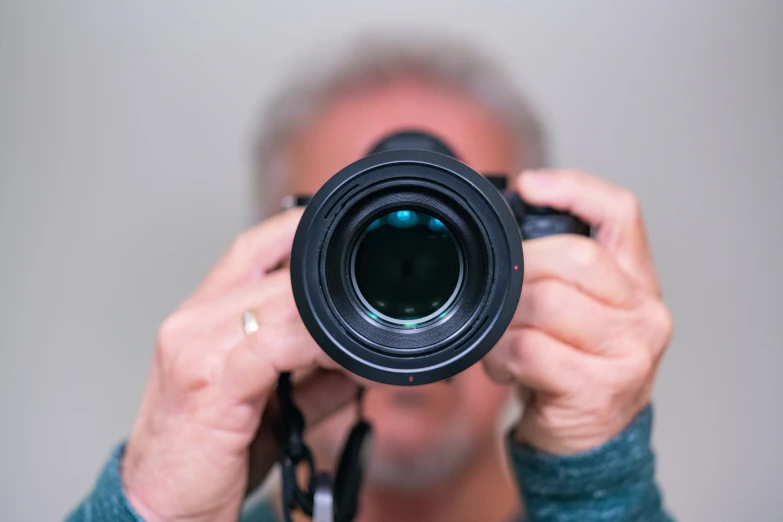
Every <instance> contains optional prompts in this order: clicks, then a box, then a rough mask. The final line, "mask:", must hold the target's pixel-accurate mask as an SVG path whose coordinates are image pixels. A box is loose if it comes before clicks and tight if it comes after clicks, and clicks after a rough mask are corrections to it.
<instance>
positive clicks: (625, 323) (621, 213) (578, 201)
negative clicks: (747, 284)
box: [484, 170, 672, 455]
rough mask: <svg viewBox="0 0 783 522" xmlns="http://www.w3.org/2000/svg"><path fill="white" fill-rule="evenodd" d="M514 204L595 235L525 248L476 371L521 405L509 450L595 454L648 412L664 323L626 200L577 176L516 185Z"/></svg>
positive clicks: (524, 178)
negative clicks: (496, 333) (543, 210)
mask: <svg viewBox="0 0 783 522" xmlns="http://www.w3.org/2000/svg"><path fill="white" fill-rule="evenodd" d="M518 188H519V191H520V193H521V195H522V197H523V198H524V199H525V200H526V201H527V202H529V203H531V204H534V205H544V206H551V207H554V208H556V209H559V210H565V211H568V212H571V213H572V214H574V215H576V216H578V217H579V218H581V219H583V220H585V221H586V222H588V223H590V224H591V225H593V226H594V227H595V229H596V231H597V232H596V234H595V237H594V238H593V239H588V238H585V237H581V236H576V235H559V236H550V237H546V238H541V239H534V240H530V241H526V242H525V245H524V255H525V281H524V285H523V287H522V297H521V300H520V303H519V307H518V309H517V312H516V315H515V317H514V319H513V321H512V323H511V326H510V327H509V329H508V331H507V332H506V334H505V335H504V337H503V338H502V339H501V341H500V342H499V343H498V345H497V346H496V347H495V348H494V349H493V350H492V351H491V352H490V353H489V354H488V356H487V357H485V359H484V364H485V367H486V368H487V371H488V372H489V374H490V376H492V377H493V378H494V379H495V380H497V381H499V382H503V383H508V382H516V383H518V385H519V388H520V391H521V392H522V395H523V399H524V401H525V411H524V414H523V417H522V419H521V421H520V423H519V425H518V426H517V428H516V432H515V436H516V439H517V441H518V442H520V443H524V444H528V445H530V446H533V447H535V448H537V449H539V450H542V451H547V452H550V453H554V454H561V455H565V454H572V453H578V452H581V451H585V450H588V449H591V448H594V447H597V446H599V445H601V444H603V443H604V442H606V441H608V440H609V439H611V438H612V437H613V436H615V435H617V434H618V433H619V432H620V431H622V430H623V429H624V428H625V427H626V426H627V425H628V424H629V423H630V421H631V420H632V419H633V418H634V417H635V416H636V415H637V414H638V413H639V412H640V411H641V410H642V409H643V408H644V407H645V406H646V405H647V403H648V402H649V400H650V394H651V390H652V385H653V379H654V377H655V373H656V369H657V367H658V363H659V361H660V359H661V356H662V355H663V352H664V350H665V349H666V346H667V344H668V342H669V338H670V336H671V331H672V320H671V316H670V314H669V311H668V309H667V308H666V306H665V305H664V304H663V302H662V301H661V295H660V288H659V285H658V280H657V278H656V275H655V270H654V267H653V262H652V258H651V256H650V251H649V247H648V244H647V239H646V236H645V232H644V226H643V223H642V217H641V213H640V210H639V205H638V202H637V200H636V198H635V197H634V196H633V195H632V194H631V193H630V192H628V191H626V190H624V189H621V188H618V187H615V186H613V185H611V184H609V183H606V182H604V181H601V180H599V179H597V178H594V177H592V176H589V175H587V174H584V173H581V172H575V171H565V170H561V171H538V172H526V173H523V174H522V175H521V176H520V178H519V180H518Z"/></svg>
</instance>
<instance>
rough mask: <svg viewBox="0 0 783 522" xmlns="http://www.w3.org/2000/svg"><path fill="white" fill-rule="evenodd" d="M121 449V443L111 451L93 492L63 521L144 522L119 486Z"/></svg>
mask: <svg viewBox="0 0 783 522" xmlns="http://www.w3.org/2000/svg"><path fill="white" fill-rule="evenodd" d="M124 452H125V445H124V444H121V445H120V446H118V447H117V448H116V449H115V450H114V452H112V455H111V457H110V458H109V461H108V462H107V463H106V465H105V466H104V468H103V471H101V474H100V476H99V477H98V481H97V482H96V484H95V487H94V488H93V490H92V492H90V494H89V495H88V496H87V498H85V499H84V500H83V501H82V503H81V504H79V506H77V507H76V509H75V510H74V511H73V512H71V514H70V515H68V517H67V518H66V519H65V520H66V522H144V519H142V518H141V517H140V516H139V514H138V513H136V511H134V509H133V507H131V505H130V503H129V502H128V499H127V497H126V496H125V492H124V491H123V489H122V478H121V477H120V463H121V461H122V456H123V454H124Z"/></svg>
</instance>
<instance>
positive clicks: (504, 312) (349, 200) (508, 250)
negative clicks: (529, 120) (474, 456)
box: [287, 130, 590, 386]
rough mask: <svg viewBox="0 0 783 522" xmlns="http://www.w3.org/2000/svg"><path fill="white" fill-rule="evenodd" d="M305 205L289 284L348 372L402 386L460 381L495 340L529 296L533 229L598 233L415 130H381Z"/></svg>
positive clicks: (315, 333)
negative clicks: (525, 250)
mask: <svg viewBox="0 0 783 522" xmlns="http://www.w3.org/2000/svg"><path fill="white" fill-rule="evenodd" d="M293 205H305V206H306V208H305V210H304V214H303V216H302V219H301V221H300V223H299V226H298V228H297V231H296V234H295V237H294V243H293V248H292V252H291V285H292V288H293V293H294V299H295V301H296V306H297V308H298V310H299V314H300V315H301V317H302V320H303V321H304V324H305V326H306V327H307V329H308V331H309V332H310V334H311V335H312V337H313V338H314V339H315V341H316V342H317V343H318V345H319V346H320V347H321V348H322V349H323V350H324V351H325V352H326V353H327V354H328V355H329V356H330V357H331V358H332V359H334V360H335V361H336V362H337V363H339V364H340V365H342V366H343V367H345V368H346V369H348V370H349V371H351V372H353V373H355V374H357V375H359V376H361V377H364V378H367V379H370V380H373V381H377V382H381V383H386V384H395V385H403V386H410V385H420V384H427V383H431V382H435V381H439V380H443V379H447V378H449V377H452V376H453V375H455V374H457V373H459V372H461V371H462V370H464V369H466V368H468V367H469V366H471V365H472V364H474V363H476V362H477V361H479V360H480V359H481V358H482V357H483V356H484V355H485V354H486V353H487V352H488V351H489V350H490V349H491V348H492V347H493V346H494V345H495V344H496V343H497V341H498V340H499V339H500V337H501V336H502V335H503V333H504V332H505V330H506V328H508V325H509V323H510V322H511V319H512V317H513V315H514V312H515V310H516V308H517V304H518V303H519V297H520V293H521V290H522V281H523V274H524V262H523V254H522V240H523V239H532V238H537V237H542V236H548V235H552V234H563V233H574V234H582V235H589V234H590V228H589V226H588V225H587V224H585V223H583V222H582V221H580V220H579V219H577V218H576V217H574V216H572V215H570V214H567V213H563V212H558V211H555V210H553V209H550V208H545V207H537V206H533V205H529V204H527V203H525V202H524V201H523V200H522V199H521V198H520V197H519V195H518V194H516V193H515V192H511V191H507V190H506V176H505V175H497V174H495V175H493V174H485V175H481V174H479V173H478V172H476V171H475V170H473V169H472V168H470V167H468V166H467V165H465V164H464V163H462V162H460V161H459V159H458V158H457V157H456V155H455V153H454V152H453V151H452V150H451V149H450V147H449V146H448V145H446V144H445V143H444V142H443V141H441V140H440V139H438V138H437V137H435V136H433V135H431V134H427V133H424V132H419V131H416V130H410V131H403V132H398V133H395V134H393V135H391V136H387V137H385V138H383V139H382V140H380V141H379V142H378V143H377V144H376V145H375V146H374V147H373V148H372V149H371V150H370V151H369V152H368V155H367V156H365V157H363V158H361V159H359V160H358V161H356V162H354V163H352V164H350V165H348V166H346V167H345V168H343V169H342V170H341V171H340V172H338V173H337V174H335V175H334V176H333V177H332V178H330V179H329V180H328V181H327V182H326V183H325V184H324V185H323V187H322V188H321V189H320V190H318V192H316V193H315V194H314V195H312V197H310V196H303V195H298V196H290V197H289V198H288V203H287V206H293Z"/></svg>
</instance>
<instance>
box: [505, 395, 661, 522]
mask: <svg viewBox="0 0 783 522" xmlns="http://www.w3.org/2000/svg"><path fill="white" fill-rule="evenodd" d="M651 431H652V406H647V408H645V409H644V410H643V411H642V412H641V413H639V415H638V416H637V417H636V418H635V419H634V420H633V421H632V422H631V424H630V425H629V426H628V427H627V428H626V429H625V430H624V431H623V432H622V433H620V434H618V435H617V436H616V437H615V438H613V439H612V440H610V441H608V442H607V443H605V444H604V445H602V446H600V447H598V448H595V449H593V450H590V451H587V452H584V453H580V454H577V455H569V456H558V455H552V454H549V453H544V452H541V451H537V450H535V449H533V448H530V447H528V446H524V445H520V444H518V443H516V442H515V441H514V439H513V437H512V436H509V439H508V445H509V452H510V454H511V461H512V463H513V467H514V474H515V475H516V479H517V484H518V486H519V489H520V492H521V494H522V498H523V500H524V505H525V511H526V515H527V516H526V518H525V520H526V521H527V522H577V521H579V522H599V521H601V522H605V521H612V522H673V518H671V517H670V516H669V515H668V514H667V513H666V512H665V511H664V509H663V506H662V500H661V493H660V491H659V490H658V487H657V486H656V484H655V456H654V454H653V451H652V447H651V446H650V435H651ZM512 434H513V432H512Z"/></svg>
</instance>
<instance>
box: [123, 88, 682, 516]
mask: <svg viewBox="0 0 783 522" xmlns="http://www.w3.org/2000/svg"><path fill="white" fill-rule="evenodd" d="M403 128H418V129H422V130H429V131H431V132H433V133H435V134H436V135H438V136H441V137H442V138H443V139H444V140H445V141H446V142H447V143H449V144H450V145H451V146H453V147H454V148H455V150H456V152H457V153H458V154H459V155H460V156H461V157H462V158H463V159H464V160H465V162H466V163H468V164H469V165H471V166H472V167H474V168H475V169H477V170H479V171H485V172H489V171H491V172H513V171H514V170H513V169H515V168H516V162H515V158H516V155H515V148H514V144H513V143H512V142H511V139H510V137H509V135H508V133H507V132H506V131H505V129H504V128H503V127H502V126H501V124H500V123H499V122H498V121H497V120H496V119H495V118H493V117H492V115H491V114H489V113H488V112H487V111H486V110H485V109H484V108H483V107H481V106H479V105H477V104H476V103H475V102H473V101H472V100H470V99H469V98H468V97H466V96H464V95H462V94H460V93H456V92H453V91H450V90H448V89H445V88H443V87H441V86H436V85H430V84H427V83H426V82H423V81H417V80H409V79H401V80H399V81H396V82H393V83H391V84H388V85H385V86H381V87H375V88H373V89H369V90H365V91H361V92H355V93H351V94H350V95H345V96H343V97H341V98H340V99H338V100H334V101H333V103H331V104H329V106H328V107H327V108H326V109H325V110H323V111H322V112H321V113H319V114H317V115H316V116H315V117H314V118H313V120H312V122H311V124H310V125H308V128H307V130H305V131H304V132H302V133H301V134H300V135H299V136H297V137H296V139H295V140H294V142H293V143H292V144H291V149H290V151H289V152H290V157H291V160H292V164H291V175H290V176H289V177H288V178H287V179H286V184H287V186H286V189H287V192H288V193H312V192H315V191H316V190H317V189H318V188H319V187H320V186H321V184H322V183H323V182H324V181H326V179H328V178H329V177H330V176H331V175H333V174H334V173H335V172H337V171H338V170H339V169H340V168H342V167H344V166H345V165H347V164H348V163H350V162H352V161H354V160H356V159H358V158H359V157H361V156H362V155H363V154H364V153H365V152H366V150H367V149H368V148H369V147H370V146H371V145H372V144H373V143H375V142H376V141H377V140H378V139H379V138H381V137H383V136H384V135H386V134H388V133H390V132H393V131H396V130H400V129H403ZM516 187H517V189H518V190H519V191H520V193H521V194H522V196H523V197H524V198H525V199H526V200H528V201H530V202H531V203H534V204H540V205H550V206H553V207H556V208H560V209H564V210H569V211H571V212H573V213H574V214H576V215H578V216H579V217H581V218H583V219H584V220H585V221H587V222H589V223H591V224H593V225H594V226H596V227H597V233H596V237H595V238H594V239H593V240H588V239H586V238H580V237H576V236H559V237H551V238H543V239H537V240H533V241H529V242H526V243H525V245H524V252H525V268H526V273H525V283H524V287H523V292H522V298H521V301H520V306H519V309H518V312H517V314H516V315H515V317H514V320H513V322H512V325H511V327H510V328H509V330H508V331H507V332H506V334H505V335H504V337H503V338H502V339H501V341H500V343H499V344H498V346H496V347H495V349H493V350H492V351H491V352H490V354H489V355H488V356H487V357H486V358H485V359H484V361H482V363H481V364H477V365H474V366H473V367H472V368H470V369H468V370H467V371H465V372H463V373H461V374H460V375H458V376H457V377H455V378H454V379H453V380H452V382H450V383H437V384H432V385H428V386H422V387H415V388H404V389H397V388H392V387H384V386H371V387H370V388H369V389H368V391H367V395H366V403H365V408H366V412H367V414H368V416H369V418H370V420H371V421H372V422H373V424H374V426H375V432H376V438H375V444H374V447H373V453H372V456H371V460H372V463H371V469H370V473H369V477H368V481H367V483H366V485H365V488H364V489H363V493H362V499H361V509H360V513H359V520H366V521H370V520H372V521H381V522H384V521H391V520H433V521H439V520H443V521H445V520H449V521H458V522H459V521H462V520H464V521H468V520H487V521H501V520H507V519H508V518H509V517H510V516H512V515H513V514H514V513H517V512H519V510H520V509H521V506H520V505H519V502H520V501H519V498H518V494H517V492H516V490H515V487H514V484H513V482H512V479H511V478H510V476H509V475H508V472H507V463H506V461H505V456H504V452H503V449H502V446H501V441H500V437H499V436H498V432H497V426H498V421H499V418H500V417H501V416H502V413H503V411H504V409H505V407H506V405H507V402H508V400H509V398H510V397H511V396H512V395H513V394H514V393H517V394H519V395H520V396H521V397H523V399H524V400H525V403H526V408H525V411H524V415H523V417H522V419H521V421H520V423H519V424H518V426H517V427H516V429H515V436H516V438H517V439H518V441H519V442H522V443H526V444H529V445H532V446H534V447H536V448H538V449H541V450H545V451H549V452H551V453H556V454H569V453H575V452H580V451H583V450H586V449H590V448H593V447H596V446H598V445H600V444H602V443H603V442H605V441H607V440H608V439H609V438H611V437H613V436H614V435H616V434H617V433H619V432H620V431H621V430H622V429H623V428H624V427H625V426H626V425H627V424H628V423H629V422H630V420H631V419H632V418H633V417H634V416H635V415H636V414H637V413H638V412H639V411H640V410H641V409H642V408H643V407H644V406H645V405H646V403H647V402H648V401H649V397H650V391H651V388H652V382H653V379H654V376H655V371H656V368H657V365H658V362H659V360H660V357H661V355H662V353H663V351H664V349H665V347H666V345H667V344H668V339H669V337H670V334H671V319H670V317H669V314H668V311H667V309H666V307H665V306H664V305H663V303H662V302H661V299H660V289H659V286H658V282H657V279H656V276H655V272H654V268H653V264H652V260H651V257H650V253H649V248H648V245H647V240H646V238H645V233H644V227H643V223H642V219H641V214H640V211H639V207H638V204H637V203H636V200H635V198H634V197H633V196H632V195H631V194H630V193H629V192H627V191H625V190H624V189H620V188H617V187H615V186H612V185H610V184H608V183H606V182H603V181H601V180H599V179H597V178H595V177H592V176H589V175H587V174H584V173H581V172H577V171H546V172H526V173H523V174H522V175H520V176H518V177H517V179H516ZM300 215H301V213H300V212H299V211H296V210H294V211H288V212H286V213H284V214H281V215H278V216H276V217H273V218H271V219H270V220H267V221H265V222H264V223H261V224H260V225H258V226H256V227H254V228H253V229H251V230H249V231H247V232H245V233H243V234H242V235H241V236H240V237H239V238H238V239H237V240H236V241H235V242H234V244H233V245H232V247H231V248H230V249H229V250H228V252H227V253H226V254H225V255H224V257H223V258H222V259H221V260H220V261H219V262H218V264H217V265H216V266H215V268H214V269H213V270H212V272H211V273H210V274H209V275H208V276H207V278H206V279H205V281H204V282H203V283H202V285H201V286H200V287H199V288H198V289H197V290H196V291H195V292H194V293H193V295H192V296H190V297H189V298H188V299H187V300H186V301H185V302H184V303H183V304H182V305H181V306H180V307H179V308H178V309H177V310H176V311H175V312H174V313H173V314H172V315H171V316H170V317H169V318H168V319H166V320H165V321H164V322H163V324H162V326H161V329H160V333H159V336H158V341H157V349H156V354H155V358H154V360H153V364H152V368H151V371H150V378H149V381H148V384H147V388H146V390H145V394H144V398H143V401H142V405H141V408H140V411H139V414H138V417H137V419H136V422H135V425H134V428H133V431H132V433H131V436H130V439H129V442H128V446H127V450H126V456H125V459H124V463H123V469H122V476H123V483H124V486H125V490H126V493H127V495H128V497H129V499H130V501H131V503H132V505H133V506H134V507H135V508H136V509H137V511H138V512H139V513H140V514H141V515H142V516H143V517H144V518H145V519H146V520H148V521H149V522H155V521H173V520H183V521H184V520H187V521H218V520H220V521H224V520H225V521H228V520H236V518H237V514H238V512H239V509H240V506H241V503H242V500H243V498H244V495H245V492H246V490H247V489H249V488H250V487H252V486H253V485H254V484H256V483H257V482H258V481H259V480H260V479H261V478H262V477H263V476H265V475H266V473H267V471H268V470H269V468H270V466H271V464H272V463H273V460H274V455H275V447H274V443H273V441H272V438H271V426H272V423H273V420H274V413H275V410H276V408H275V406H276V405H275V402H274V394H273V392H274V385H275V382H276V379H277V376H278V375H279V373H280V372H282V371H290V370H295V371H297V372H298V373H303V372H304V373H306V376H304V377H301V378H300V379H299V383H298V384H297V386H296V391H295V394H296V399H295V400H296V401H297V402H298V403H299V404H300V405H301V407H302V409H303V410H304V413H305V416H306V418H307V425H308V426H309V427H310V428H311V429H310V431H309V435H308V436H309V438H310V440H311V442H312V444H313V446H314V448H315V450H316V453H317V460H318V463H319V465H321V466H322V467H330V466H332V465H333V463H334V458H335V454H336V452H337V451H338V449H339V447H340V445H341V443H342V439H343V437H344V435H345V432H346V429H347V427H348V426H349V425H350V423H351V422H352V421H353V418H354V412H353V409H352V406H351V405H352V401H353V398H354V397H355V394H356V392H357V390H358V386H359V383H357V381H356V380H355V378H353V377H351V376H350V375H347V374H346V373H344V372H342V371H340V369H339V368H337V367H336V365H335V364H334V363H333V362H332V361H331V360H329V359H328V357H326V355H325V354H324V353H323V352H322V351H321V350H320V349H319V348H318V346H316V345H315V343H314V342H313V341H312V339H311V338H310V337H309V335H308V334H307V332H306V330H305V328H304V325H303V324H302V322H301V319H300V318H299V316H298V314H297V312H296V308H295V305H294V302H293V296H292V294H291V288H290V281H289V273H288V271H287V269H286V268H285V260H286V259H287V256H288V255H289V253H290V248H291V243H292V241H293V234H294V231H295V228H296V225H297V223H298V220H299V217H300ZM281 267H282V268H281ZM248 308H250V309H253V310H254V311H256V314H257V316H258V319H259V323H260V328H259V330H258V331H257V332H255V333H254V334H252V335H245V334H244V332H243V331H242V328H241V321H240V318H241V316H242V312H243V311H244V310H246V309H248ZM363 384H367V383H363ZM406 478H407V480H406Z"/></svg>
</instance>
